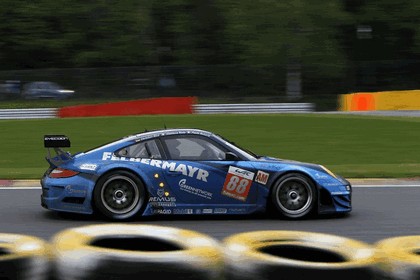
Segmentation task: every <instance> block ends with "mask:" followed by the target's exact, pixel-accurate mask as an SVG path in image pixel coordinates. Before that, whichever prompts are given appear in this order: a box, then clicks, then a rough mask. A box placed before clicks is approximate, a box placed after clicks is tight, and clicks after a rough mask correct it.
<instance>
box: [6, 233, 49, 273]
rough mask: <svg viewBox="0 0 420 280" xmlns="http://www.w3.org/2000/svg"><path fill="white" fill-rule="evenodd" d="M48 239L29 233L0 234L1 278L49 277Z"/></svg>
mask: <svg viewBox="0 0 420 280" xmlns="http://www.w3.org/2000/svg"><path fill="white" fill-rule="evenodd" d="M48 273H49V256H48V244H47V242H46V241H44V240H42V239H39V238H36V237H33V236H28V235H19V234H7V233H1V234H0V279H2V280H3V279H14V280H15V279H16V280H18V279H19V280H20V279H28V280H41V279H48Z"/></svg>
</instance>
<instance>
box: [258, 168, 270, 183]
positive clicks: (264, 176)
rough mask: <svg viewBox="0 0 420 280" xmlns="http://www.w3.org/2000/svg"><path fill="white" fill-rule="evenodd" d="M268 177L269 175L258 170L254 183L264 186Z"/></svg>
mask: <svg viewBox="0 0 420 280" xmlns="http://www.w3.org/2000/svg"><path fill="white" fill-rule="evenodd" d="M269 176H270V174H268V173H266V172H263V171H260V170H258V172H257V176H255V182H257V183H260V184H263V185H265V184H267V181H268V177H269Z"/></svg>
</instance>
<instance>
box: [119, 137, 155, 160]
mask: <svg viewBox="0 0 420 280" xmlns="http://www.w3.org/2000/svg"><path fill="white" fill-rule="evenodd" d="M116 154H117V155H118V156H120V157H130V158H156V159H160V158H162V155H161V153H160V151H159V148H158V146H157V144H156V141H155V140H149V141H143V142H138V143H136V144H133V145H131V146H128V147H125V148H123V149H121V150H119V151H118V152H117V153H116Z"/></svg>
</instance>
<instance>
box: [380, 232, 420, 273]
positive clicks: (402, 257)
mask: <svg viewBox="0 0 420 280" xmlns="http://www.w3.org/2000/svg"><path fill="white" fill-rule="evenodd" d="M375 246H376V248H377V249H378V251H379V252H380V253H382V254H383V256H384V257H385V260H386V269H387V272H388V274H390V275H391V276H392V277H393V279H398V280H400V279H401V280H402V279H403V280H412V279H416V280H417V279H420V235H409V236H397V237H391V238H386V239H383V240H380V241H378V242H377V243H375Z"/></svg>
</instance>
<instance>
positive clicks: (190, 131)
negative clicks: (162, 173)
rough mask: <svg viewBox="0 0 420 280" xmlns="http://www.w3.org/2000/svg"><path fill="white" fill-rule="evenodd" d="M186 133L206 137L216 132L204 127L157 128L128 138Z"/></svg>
mask: <svg viewBox="0 0 420 280" xmlns="http://www.w3.org/2000/svg"><path fill="white" fill-rule="evenodd" d="M185 134H194V135H203V136H206V137H209V136H212V135H214V133H212V132H210V131H206V130H203V129H198V128H165V129H157V130H150V131H147V130H146V131H144V132H140V133H137V134H134V135H130V136H127V137H128V138H133V139H140V140H144V139H149V138H154V137H159V136H168V135H185Z"/></svg>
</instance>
